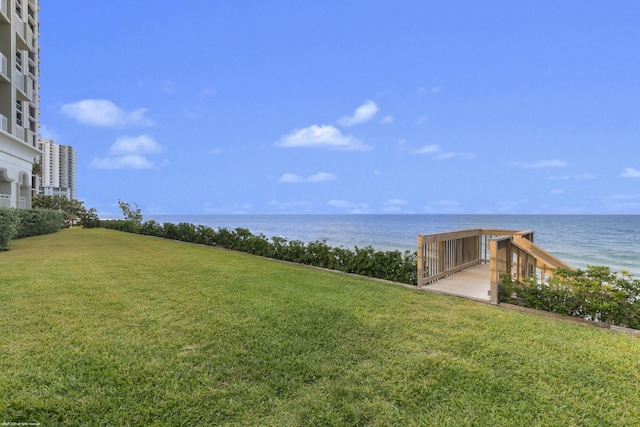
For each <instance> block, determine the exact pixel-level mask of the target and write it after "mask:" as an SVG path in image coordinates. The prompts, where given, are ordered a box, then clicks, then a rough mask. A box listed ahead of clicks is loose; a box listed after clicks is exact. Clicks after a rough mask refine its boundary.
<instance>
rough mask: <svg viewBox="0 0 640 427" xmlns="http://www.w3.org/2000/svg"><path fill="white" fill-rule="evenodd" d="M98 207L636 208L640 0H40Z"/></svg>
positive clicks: (72, 130)
mask: <svg viewBox="0 0 640 427" xmlns="http://www.w3.org/2000/svg"><path fill="white" fill-rule="evenodd" d="M40 19H41V28H40V29H41V39H40V44H41V79H40V85H41V92H40V94H41V104H40V106H41V116H40V120H41V135H42V136H43V137H52V138H54V139H55V140H56V142H57V143H59V144H65V145H72V146H74V147H75V148H76V151H77V160H78V166H77V177H78V197H79V198H80V199H81V200H83V201H84V202H85V205H86V206H88V207H95V208H96V209H98V211H99V212H100V213H101V214H109V213H118V212H119V209H118V205H117V202H118V199H122V200H125V201H128V202H130V203H132V204H133V203H136V204H138V205H139V206H140V208H141V209H142V212H143V214H162V213H168V214H169V213H170V214H187V213H189V214H206V213H211V214H217V213H225V214H227V213H229V214H230V213H467V214H474V213H496V214H500V213H504V214H509V213H532V214H538V213H545V214H546V213H549V214H556V213H566V214H574V213H579V214H596V213H603V214H616V213H621V214H640V43H638V41H639V40H640V25H638V22H640V2H638V1H636V0H615V1H611V2H603V1H600V0H598V1H593V0H563V1H556V0H554V1H548V0H535V1H512V0H509V1H507V0H505V1H491V0H489V1H483V2H479V1H455V0H454V1H447V2H442V1H439V2H436V1H426V0H406V1H398V0H393V1H392V0H388V1H387V0H379V1H375V0H370V1H360V0H353V1H337V0H322V1H312V0H309V1H300V0H295V1H293V0H278V1H270V0H261V1H258V0H255V1H247V0H240V1H233V2H230V1H218V0H210V1H209V0H198V1H196V0H182V1H180V2H169V1H165V0H153V1H151V0H136V1H124V0H114V1H111V2H91V4H90V5H87V2H86V1H80V0H65V1H63V2H59V4H58V5H57V6H54V5H53V4H50V3H49V4H48V3H47V2H42V4H41V11H40Z"/></svg>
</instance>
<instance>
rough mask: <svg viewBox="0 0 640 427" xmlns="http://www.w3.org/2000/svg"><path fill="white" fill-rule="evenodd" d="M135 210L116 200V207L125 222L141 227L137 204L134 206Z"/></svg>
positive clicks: (127, 204)
mask: <svg viewBox="0 0 640 427" xmlns="http://www.w3.org/2000/svg"><path fill="white" fill-rule="evenodd" d="M134 205H135V207H136V208H135V210H134V209H132V208H131V205H130V204H129V203H127V202H123V201H122V200H120V199H118V206H120V209H122V214H123V215H124V219H125V221H131V222H132V223H134V224H137V225H141V224H142V213H141V212H140V208H139V207H138V205H137V204H135V203H134Z"/></svg>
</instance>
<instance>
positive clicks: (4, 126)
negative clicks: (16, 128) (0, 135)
mask: <svg viewBox="0 0 640 427" xmlns="http://www.w3.org/2000/svg"><path fill="white" fill-rule="evenodd" d="M0 131H2V132H5V133H9V120H8V119H7V118H6V117H5V116H3V115H2V114H0Z"/></svg>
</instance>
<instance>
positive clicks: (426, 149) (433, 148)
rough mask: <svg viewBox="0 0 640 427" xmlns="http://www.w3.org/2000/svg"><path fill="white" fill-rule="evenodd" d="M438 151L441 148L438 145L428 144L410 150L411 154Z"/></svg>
mask: <svg viewBox="0 0 640 427" xmlns="http://www.w3.org/2000/svg"><path fill="white" fill-rule="evenodd" d="M440 151H442V148H440V146H439V145H436V144H429V145H425V146H423V147H420V148H416V149H415V150H411V151H410V153H411V154H433V153H439V152H440Z"/></svg>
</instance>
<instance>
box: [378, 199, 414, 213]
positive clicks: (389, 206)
mask: <svg viewBox="0 0 640 427" xmlns="http://www.w3.org/2000/svg"><path fill="white" fill-rule="evenodd" d="M407 204H409V202H407V201H406V200H404V199H390V200H387V201H386V202H385V203H384V207H383V208H382V211H383V212H387V213H394V212H400V211H401V209H402V207H403V206H406V205H407Z"/></svg>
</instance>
